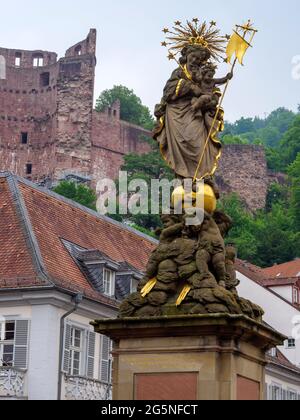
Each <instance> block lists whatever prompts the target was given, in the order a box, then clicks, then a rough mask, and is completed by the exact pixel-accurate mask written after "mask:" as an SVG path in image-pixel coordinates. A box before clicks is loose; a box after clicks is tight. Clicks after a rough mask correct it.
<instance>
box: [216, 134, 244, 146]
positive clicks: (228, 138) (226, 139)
mask: <svg viewBox="0 0 300 420" xmlns="http://www.w3.org/2000/svg"><path fill="white" fill-rule="evenodd" d="M222 143H223V144H224V145H229V144H248V142H247V141H246V140H244V139H243V138H242V137H241V136H233V135H232V134H225V135H224V136H223V137H222Z"/></svg>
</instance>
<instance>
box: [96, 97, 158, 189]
mask: <svg viewBox="0 0 300 420" xmlns="http://www.w3.org/2000/svg"><path fill="white" fill-rule="evenodd" d="M150 136H151V133H150V132H149V131H147V130H144V129H143V128H141V127H137V126H135V125H133V124H129V123H127V122H125V121H122V120H121V119H120V102H116V103H115V104H113V106H112V107H111V108H108V109H106V110H105V111H104V112H101V113H99V112H96V111H94V113H93V133H92V174H93V180H94V181H97V180H99V179H101V178H110V179H116V178H117V177H118V173H119V170H120V168H121V166H122V164H123V162H124V156H125V155H127V154H129V153H138V154H144V153H148V152H149V151H150V150H151V147H150V145H149V143H148V142H147V141H146V140H145V139H146V138H149V137H150Z"/></svg>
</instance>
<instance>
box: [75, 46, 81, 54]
mask: <svg viewBox="0 0 300 420" xmlns="http://www.w3.org/2000/svg"><path fill="white" fill-rule="evenodd" d="M75 54H76V55H81V54H82V48H81V45H78V47H76V48H75Z"/></svg>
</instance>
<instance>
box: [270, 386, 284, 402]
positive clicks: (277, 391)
mask: <svg viewBox="0 0 300 420" xmlns="http://www.w3.org/2000/svg"><path fill="white" fill-rule="evenodd" d="M271 389H272V394H271V400H272V401H282V400H283V389H282V386H281V385H277V384H273V385H272V387H271Z"/></svg>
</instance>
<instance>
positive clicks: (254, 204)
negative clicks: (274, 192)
mask: <svg viewBox="0 0 300 420" xmlns="http://www.w3.org/2000/svg"><path fill="white" fill-rule="evenodd" d="M216 180H217V183H218V185H219V187H220V189H221V191H222V192H223V193H233V192H235V193H237V194H239V195H240V197H241V198H242V199H243V200H244V202H245V203H246V204H247V206H248V207H249V209H251V210H258V209H262V208H264V207H265V205H266V197H267V192H268V187H269V184H270V179H269V175H268V169H267V161H266V156H265V151H264V148H263V147H261V146H250V145H249V146H248V145H229V146H225V147H224V149H223V156H222V158H221V161H220V167H219V169H218V171H217V174H216Z"/></svg>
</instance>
